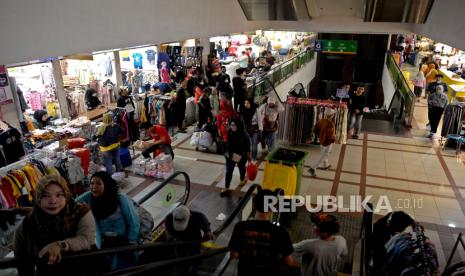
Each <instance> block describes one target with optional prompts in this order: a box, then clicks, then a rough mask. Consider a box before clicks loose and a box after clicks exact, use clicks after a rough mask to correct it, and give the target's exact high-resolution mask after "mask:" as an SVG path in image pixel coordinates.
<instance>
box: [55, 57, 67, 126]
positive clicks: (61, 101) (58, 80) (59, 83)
mask: <svg viewBox="0 0 465 276" xmlns="http://www.w3.org/2000/svg"><path fill="white" fill-rule="evenodd" d="M52 71H53V78H54V79H55V85H56V94H57V99H58V105H59V106H60V112H61V117H62V118H69V117H70V116H69V109H68V101H67V100H66V92H65V85H64V83H63V75H62V74H61V64H60V61H59V60H53V61H52Z"/></svg>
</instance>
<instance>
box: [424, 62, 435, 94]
mask: <svg viewBox="0 0 465 276" xmlns="http://www.w3.org/2000/svg"><path fill="white" fill-rule="evenodd" d="M437 74H438V71H437V70H436V65H435V64H434V63H430V64H429V65H428V72H427V73H426V75H425V78H426V87H428V85H429V84H430V83H431V82H433V81H434V79H436V75H437ZM427 92H428V91H425V93H427ZM427 97H428V95H425V99H426V98H427Z"/></svg>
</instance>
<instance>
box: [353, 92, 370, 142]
mask: <svg viewBox="0 0 465 276" xmlns="http://www.w3.org/2000/svg"><path fill="white" fill-rule="evenodd" d="M349 96H350V100H351V104H350V106H349V112H350V127H349V132H352V138H354V139H358V136H359V135H360V130H361V128H362V119H363V110H364V109H365V107H366V105H367V97H366V94H365V86H363V85H359V86H358V87H357V90H356V91H355V92H352V93H350V94H349Z"/></svg>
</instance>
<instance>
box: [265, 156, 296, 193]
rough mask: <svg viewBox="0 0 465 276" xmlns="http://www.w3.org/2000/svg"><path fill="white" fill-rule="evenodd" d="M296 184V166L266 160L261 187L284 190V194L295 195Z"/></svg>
mask: <svg viewBox="0 0 465 276" xmlns="http://www.w3.org/2000/svg"><path fill="white" fill-rule="evenodd" d="M296 185H297V168H296V167H295V166H287V165H283V164H280V163H270V162H266V164H265V172H264V174H263V180H262V188H263V189H269V190H271V191H274V190H275V189H277V188H281V189H283V190H284V195H286V196H293V195H295V191H296Z"/></svg>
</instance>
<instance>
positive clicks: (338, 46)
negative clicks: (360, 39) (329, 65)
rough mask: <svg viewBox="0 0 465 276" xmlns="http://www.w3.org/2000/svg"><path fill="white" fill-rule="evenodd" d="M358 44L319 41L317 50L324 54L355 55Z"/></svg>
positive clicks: (341, 41)
mask: <svg viewBox="0 0 465 276" xmlns="http://www.w3.org/2000/svg"><path fill="white" fill-rule="evenodd" d="M357 46H358V43H357V41H356V40H326V39H322V40H317V41H316V42H315V50H316V51H319V52H323V53H339V54H355V53H357Z"/></svg>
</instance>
